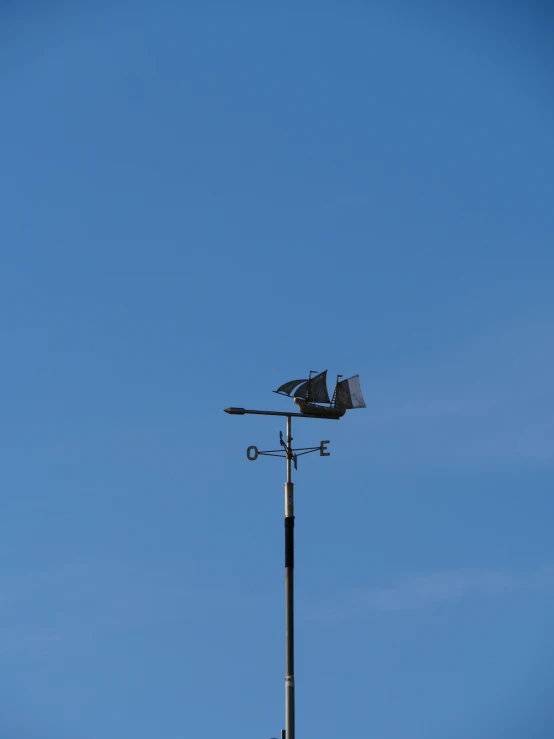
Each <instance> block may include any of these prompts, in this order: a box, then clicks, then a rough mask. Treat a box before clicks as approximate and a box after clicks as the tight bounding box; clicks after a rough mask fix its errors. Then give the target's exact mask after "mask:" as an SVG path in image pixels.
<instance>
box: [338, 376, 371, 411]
mask: <svg viewBox="0 0 554 739" xmlns="http://www.w3.org/2000/svg"><path fill="white" fill-rule="evenodd" d="M335 407H336V408H344V409H345V410H348V409H350V408H365V407H366V404H365V402H364V396H363V395H362V388H361V387H360V375H354V376H353V377H349V378H348V379H347V380H341V381H340V382H337V389H336V396H335Z"/></svg>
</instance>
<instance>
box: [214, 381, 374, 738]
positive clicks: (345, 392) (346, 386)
mask: <svg viewBox="0 0 554 739" xmlns="http://www.w3.org/2000/svg"><path fill="white" fill-rule="evenodd" d="M341 378H342V375H338V376H337V380H336V383H335V388H334V391H333V395H332V397H331V398H329V393H328V392H327V370H325V371H324V372H316V371H313V370H312V371H310V372H309V374H308V378H307V379H303V380H290V381H289V382H285V383H284V384H283V385H281V386H280V387H279V388H277V390H274V392H275V393H277V394H278V395H286V396H287V397H289V398H292V400H293V401H294V403H295V405H296V407H297V408H298V410H299V411H300V412H299V413H297V412H288V411H261V410H247V409H246V408H225V413H229V414H231V415H234V416H244V415H260V416H285V418H286V423H287V429H286V436H285V438H283V432H282V431H281V432H280V435H279V436H280V438H279V444H280V449H270V450H268V451H260V450H259V449H258V448H257V447H255V446H249V447H248V449H247V450H246V456H247V457H248V459H249V460H251V461H254V460H256V459H257V458H258V457H259V456H261V455H264V456H267V457H284V458H285V459H286V463H287V478H286V482H285V727H286V728H285V729H284V730H283V731H281V739H295V736H294V734H295V694H294V485H293V482H292V465H294V468H295V469H296V467H297V461H298V457H300V456H301V455H303V454H310V453H311V452H317V451H319V453H320V455H321V456H322V457H328V456H329V452H328V451H327V444H329V443H330V442H329V441H328V440H326V441H322V442H320V444H319V446H314V447H301V448H298V449H293V447H292V434H291V426H292V418H293V417H294V418H319V419H328V420H333V421H338V420H339V419H340V418H342V416H344V414H345V413H346V411H347V410H351V409H353V408H365V407H366V405H365V402H364V398H363V395H362V390H361V387H360V378H359V376H358V375H353V376H352V377H349V378H348V379H346V380H342V379H341Z"/></svg>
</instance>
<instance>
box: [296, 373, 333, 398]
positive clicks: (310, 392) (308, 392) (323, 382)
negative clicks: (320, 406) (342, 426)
mask: <svg viewBox="0 0 554 739" xmlns="http://www.w3.org/2000/svg"><path fill="white" fill-rule="evenodd" d="M294 397H295V398H305V399H306V400H308V401H309V402H311V403H330V402H331V401H330V399H329V393H328V392H327V370H324V371H323V372H320V373H319V375H316V376H315V377H312V379H311V380H306V381H305V382H304V383H303V384H302V385H300V387H299V388H298V389H297V390H296V391H295V393H294Z"/></svg>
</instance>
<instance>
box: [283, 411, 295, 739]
mask: <svg viewBox="0 0 554 739" xmlns="http://www.w3.org/2000/svg"><path fill="white" fill-rule="evenodd" d="M291 424H292V420H291V417H290V416H287V481H286V483H285V736H286V738H287V739H294V490H293V483H292V478H291V463H292V446H291V445H292V436H291Z"/></svg>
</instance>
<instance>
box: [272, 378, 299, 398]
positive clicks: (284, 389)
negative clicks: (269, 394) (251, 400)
mask: <svg viewBox="0 0 554 739" xmlns="http://www.w3.org/2000/svg"><path fill="white" fill-rule="evenodd" d="M303 382H307V380H290V381H289V382H285V384H284V385H281V387H280V388H278V389H277V390H274V391H273V392H274V393H282V394H283V395H290V394H291V393H292V391H293V390H294V388H295V387H296V386H297V385H300V384H301V383H303Z"/></svg>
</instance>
